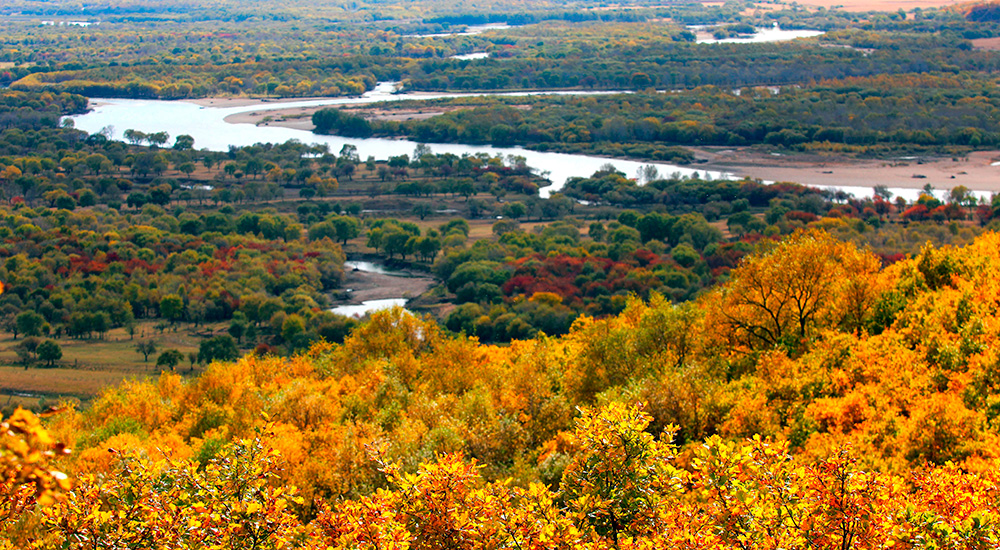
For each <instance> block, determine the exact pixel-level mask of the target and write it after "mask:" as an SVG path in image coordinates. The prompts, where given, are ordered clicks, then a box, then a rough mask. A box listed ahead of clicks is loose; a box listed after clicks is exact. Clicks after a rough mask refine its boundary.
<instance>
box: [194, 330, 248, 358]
mask: <svg viewBox="0 0 1000 550" xmlns="http://www.w3.org/2000/svg"><path fill="white" fill-rule="evenodd" d="M239 356H240V350H239V349H238V348H237V347H236V340H234V339H233V337H232V336H229V335H228V334H226V335H223V336H216V337H214V338H209V339H208V340H202V342H201V344H200V345H199V346H198V362H200V363H211V362H212V361H235V360H236V359H238V358H239Z"/></svg>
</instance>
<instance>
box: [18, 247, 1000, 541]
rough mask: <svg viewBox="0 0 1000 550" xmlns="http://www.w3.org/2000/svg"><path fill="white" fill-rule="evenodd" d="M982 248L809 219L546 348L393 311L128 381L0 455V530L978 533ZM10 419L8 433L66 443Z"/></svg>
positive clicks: (989, 374)
mask: <svg viewBox="0 0 1000 550" xmlns="http://www.w3.org/2000/svg"><path fill="white" fill-rule="evenodd" d="M998 251H1000V235H997V234H993V233H990V234H987V235H983V236H981V237H979V238H978V239H977V240H976V241H975V242H974V243H972V244H970V245H968V246H966V247H964V248H950V247H949V248H941V249H935V248H933V247H930V246H927V247H925V248H924V249H923V251H922V252H921V253H920V254H918V255H917V256H915V257H911V258H907V259H904V260H901V261H899V262H896V263H894V264H892V265H890V266H888V267H884V268H883V267H882V262H881V261H880V259H879V258H878V257H876V256H875V255H873V254H871V253H870V252H868V251H865V250H862V249H859V248H857V247H855V246H853V245H851V244H848V243H844V242H841V241H837V240H835V239H833V238H832V237H830V236H829V235H827V234H825V233H822V232H818V231H809V232H800V233H796V234H795V235H793V236H792V237H791V238H789V239H786V240H784V241H782V242H777V243H775V242H763V243H761V245H760V247H759V248H758V249H757V250H756V251H755V253H754V254H753V255H752V256H750V257H748V259H747V260H745V261H744V262H742V263H741V264H740V265H739V266H738V267H737V268H735V269H734V270H733V271H732V273H731V275H730V278H729V280H728V282H726V283H724V284H722V285H721V286H719V287H716V288H714V289H712V290H711V291H710V292H708V293H706V294H705V295H704V297H702V298H701V299H698V300H696V301H693V302H688V303H686V304H683V305H673V304H671V303H670V302H669V301H668V300H665V299H663V298H662V297H658V296H654V297H652V299H651V300H650V301H648V302H643V301H641V300H637V299H633V300H631V301H630V302H629V303H628V305H627V307H626V309H625V310H624V311H623V312H622V313H621V314H620V315H617V316H614V317H609V318H606V319H601V320H598V319H594V318H591V317H583V318H581V319H579V320H577V321H576V322H575V323H574V324H573V327H572V329H571V331H570V332H569V333H568V334H567V335H566V336H564V337H561V338H552V337H544V338H543V337H538V338H534V339H528V340H518V341H515V342H512V343H511V345H509V346H502V347H500V346H488V345H483V344H480V343H479V342H478V341H477V340H476V339H474V338H467V337H456V336H448V335H445V334H443V333H442V332H441V331H440V330H439V328H438V327H437V326H436V325H435V324H434V323H433V322H430V321H428V320H421V319H418V318H415V317H413V316H412V315H409V314H407V313H405V312H403V311H402V310H398V309H397V310H395V311H388V312H381V313H378V314H375V315H373V316H372V318H371V319H370V320H369V321H367V322H365V323H362V324H361V325H359V326H358V327H357V328H356V329H355V330H354V331H353V332H352V333H351V334H350V335H349V336H348V337H347V338H346V339H345V341H344V343H343V344H342V345H330V344H322V345H316V346H313V347H312V348H311V349H310V350H309V351H308V352H307V353H304V354H302V355H298V356H295V357H290V358H277V357H260V356H249V357H246V358H244V359H242V360H240V361H238V362H235V363H217V364H214V365H212V366H211V367H210V368H209V369H208V370H207V371H206V372H205V373H204V374H202V375H201V376H200V377H199V378H198V379H196V380H192V381H190V382H184V381H183V380H182V379H181V378H180V377H178V376H176V375H173V374H164V375H162V376H161V378H160V379H159V380H157V381H145V382H130V383H128V384H126V385H125V386H122V387H120V388H113V389H110V390H108V392H107V393H106V394H105V395H104V396H103V397H101V398H100V399H99V400H97V401H96V402H95V403H94V404H93V406H92V407H90V408H89V409H88V410H85V411H81V412H75V411H70V412H66V413H64V414H62V415H59V416H56V417H54V418H52V419H50V420H49V424H48V428H49V429H50V430H51V431H52V433H54V434H58V437H59V438H60V439H62V440H64V441H68V442H71V443H72V444H73V447H74V452H73V453H72V454H71V455H69V457H66V458H63V459H61V460H60V461H58V462H52V460H54V459H53V458H49V459H48V460H49V462H41V463H34V462H33V463H32V465H30V466H27V467H26V466H25V465H24V464H25V463H24V462H22V461H20V460H19V459H18V455H11V454H7V453H4V454H3V455H0V457H3V459H4V460H5V462H0V464H2V466H0V467H5V468H7V471H12V472H13V473H12V474H10V475H5V476H4V477H3V478H2V479H4V480H5V481H4V484H3V485H0V487H2V488H3V490H4V491H5V492H4V493H0V495H2V496H3V500H2V502H3V503H4V505H5V506H8V508H7V509H11V508H10V507H16V506H20V507H21V508H19V511H21V513H20V515H18V516H17V518H18V519H17V520H15V521H13V522H7V523H5V524H4V526H3V529H5V530H4V531H3V536H5V537H7V538H9V539H11V540H12V542H11V543H10V544H11V545H12V546H14V547H16V546H18V544H20V542H19V541H22V540H26V539H27V538H32V539H33V540H36V541H40V542H41V543H43V544H52V545H53V546H54V547H60V545H62V546H65V545H69V546H71V547H72V546H73V545H74V544H76V542H74V541H80V540H82V539H84V538H86V540H88V541H94V540H99V541H102V542H103V541H107V544H108V545H118V546H128V545H133V546H136V545H143V544H145V545H146V546H143V547H148V545H150V544H154V545H155V544H156V543H155V541H154V542H149V539H148V536H150V533H156V534H157V535H156V536H157V537H160V538H158V539H157V540H161V539H162V540H164V541H168V540H169V541H183V540H188V539H185V538H184V537H190V535H191V533H192V531H191V529H196V528H192V527H191V526H192V525H198V526H201V525H205V526H206V529H208V528H210V529H212V530H213V531H212V532H213V533H218V537H219V538H218V539H217V540H228V539H226V537H231V538H232V539H233V540H237V539H240V537H241V536H242V539H240V540H244V541H245V540H248V539H247V536H249V535H248V533H256V534H257V536H259V537H262V538H263V540H266V541H269V542H270V543H274V544H277V542H276V541H278V540H282V543H283V544H286V545H292V546H294V545H300V546H303V547H313V546H311V545H318V546H316V547H327V546H333V547H335V548H337V547H353V546H356V545H359V544H372V545H374V544H375V543H376V542H373V541H378V544H382V542H386V543H388V542H389V541H404V542H406V541H412V543H413V544H414V545H418V544H425V543H426V544H427V545H428V546H436V545H438V544H439V543H440V542H441V541H446V540H447V541H451V542H449V543H448V544H451V545H453V546H456V547H476V546H477V544H478V543H477V541H479V542H482V541H486V540H489V541H493V542H496V541H498V540H511V541H516V542H518V543H524V544H528V543H529V542H530V544H534V545H535V546H538V547H540V546H545V547H553V546H555V547H567V548H569V547H580V546H581V545H582V546H583V547H593V548H616V547H622V546H626V547H629V545H632V546H634V545H636V544H648V545H649V546H648V547H659V546H662V545H668V544H672V543H673V542H676V543H678V544H680V542H681V541H688V542H687V543H686V546H690V547H695V548H702V547H704V548H725V547H731V546H732V545H734V544H737V542H738V541H746V540H755V541H756V540H759V541H767V543H768V544H770V543H772V542H773V543H775V544H780V545H787V546H801V545H809V544H815V545H817V546H818V547H827V546H829V545H831V544H840V542H838V541H842V540H847V539H850V540H852V541H854V542H852V543H851V545H860V547H865V548H869V547H870V548H884V547H888V546H889V545H888V544H887V543H886V541H893V544H894V545H895V544H897V543H898V544H907V543H912V542H913V541H914V540H918V539H919V540H933V541H936V542H937V543H940V544H941V545H944V546H955V547H964V546H965V545H966V544H968V543H969V541H980V542H981V543H982V544H983V545H989V544H992V542H988V541H992V540H995V538H996V537H997V536H998V535H997V533H996V526H995V524H994V523H993V522H992V521H990V520H989V519H988V518H989V517H991V515H992V514H994V513H995V506H996V502H995V498H993V497H992V496H991V495H993V491H995V485H996V479H995V478H996V476H997V460H998V455H997V449H998V448H1000V447H998V446H997V442H998V438H1000V434H998V433H997V430H996V427H995V426H996V424H995V416H996V410H997V408H996V406H995V397H994V395H995V393H996V387H995V386H996V384H995V380H994V378H995V376H994V375H995V372H994V371H995V368H994V367H995V365H996V363H997V349H998V346H997V345H996V344H997V339H998V338H1000V333H998V331H997V329H996V328H995V327H996V326H998V325H997V323H996V310H997V308H996V307H995V306H996V296H997V295H998V292H997V287H998V285H1000V279H998V277H997V273H1000V269H998V268H1000V253H998ZM637 402H641V403H644V405H642V406H638V405H636V403H637ZM262 411H263V412H264V413H265V414H264V415H261V412H262ZM15 419H16V421H17V422H20V423H21V424H19V425H25V426H26V427H25V428H24V429H21V430H10V431H8V430H5V431H3V432H0V436H2V438H3V439H0V442H3V444H5V445H8V448H9V447H10V446H12V444H11V440H10V439H9V438H11V437H13V438H14V439H15V441H18V440H20V439H28V440H29V441H30V443H29V444H28V445H27V446H25V445H23V444H19V445H21V446H20V447H19V448H22V449H24V448H29V449H30V448H33V447H40V448H42V449H43V450H48V451H49V452H52V453H55V452H56V451H57V450H58V449H61V447H55V448H53V447H51V445H52V441H53V438H52V437H46V438H41V437H38V436H34V435H31V434H34V433H37V430H35V431H29V430H31V429H32V428H31V426H36V427H37V426H38V422H37V420H35V419H33V417H31V416H30V415H28V414H27V413H23V412H19V413H16V414H15V416H14V417H12V419H11V421H15ZM32 422H33V424H32ZM32 437H36V439H30V438H32ZM108 449H112V450H113V452H111V453H109V452H108ZM365 449H367V452H366V451H365ZM11 457H13V458H11ZM278 457H282V459H283V461H282V462H278V461H279V458H278ZM11 464H13V466H11ZM34 464H39V467H40V468H41V469H42V471H41V472H40V473H38V474H36V478H33V479H37V480H38V483H37V484H36V483H35V482H34V481H32V483H31V484H30V485H26V484H24V481H25V480H26V479H29V478H28V477H27V475H22V474H21V472H24V471H26V468H33V467H34ZM52 470H57V471H63V472H67V473H68V474H70V476H71V478H72V479H73V489H72V490H71V491H67V490H66V489H67V488H68V486H69V484H65V485H61V484H57V483H55V481H54V480H55V479H59V478H60V477H61V476H54V475H49V476H45V475H44V473H45V472H51V471H52ZM27 471H29V472H30V471H34V470H27ZM5 473H6V472H5ZM164 480H169V481H170V482H166V483H164V482H163V481H164ZM293 487H294V489H293ZM241 491H246V492H241ZM59 494H62V495H63V497H62V498H61V499H60V500H59V501H58V502H57V503H55V504H54V505H52V503H53V502H54V500H53V498H52V497H53V496H58V495H59ZM956 494H960V495H966V497H965V498H960V499H956V498H955V495H956ZM129 495H132V497H129ZM36 496H38V497H39V498H40V499H41V500H42V504H48V506H39V507H38V508H34V498H35V497H36ZM639 496H641V498H639ZM331 500H337V502H339V504H338V506H336V507H329V506H328V505H327V504H325V503H326V502H330V501H331ZM125 502H127V503H128V505H129V508H128V510H129V511H130V513H132V514H133V515H131V516H129V517H128V519H127V520H126V519H121V516H120V515H119V514H118V511H119V510H122V508H121V507H122V506H123V505H124V503H125ZM956 503H957V504H956ZM173 507H176V508H173ZM167 509H170V510H173V509H176V510H177V513H176V514H173V513H171V514H165V513H163V510H167ZM857 518H863V519H857ZM307 522H314V523H309V524H308V526H307ZM508 522H509V523H508ZM945 527H946V528H945ZM282 536H286V537H288V538H289V539H290V540H287V541H285V540H284V539H280V537H282ZM449 537H450V538H449ZM498 537H499V538H498ZM463 541H464V542H463ZM531 541H533V542H531ZM671 541H673V542H671ZM511 544H514V543H513V542H512V543H511ZM761 544H763V542H762V543H761ZM976 544H979V542H976ZM352 545H353V546H352Z"/></svg>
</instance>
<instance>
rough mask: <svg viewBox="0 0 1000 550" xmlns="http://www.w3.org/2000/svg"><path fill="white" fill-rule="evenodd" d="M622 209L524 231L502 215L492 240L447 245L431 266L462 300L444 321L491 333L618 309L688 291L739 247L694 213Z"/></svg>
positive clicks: (558, 326)
mask: <svg viewBox="0 0 1000 550" xmlns="http://www.w3.org/2000/svg"><path fill="white" fill-rule="evenodd" d="M555 198H556V200H559V199H560V197H559V196H557V197H555ZM562 199H563V200H565V198H564V197H562ZM550 200H552V199H550ZM619 219H620V221H613V222H610V223H608V224H606V225H605V224H604V223H602V222H600V221H595V222H592V223H591V224H590V225H589V227H587V229H586V235H584V234H583V231H582V230H583V229H584V228H583V224H582V223H580V222H576V223H572V222H565V221H560V222H553V223H550V224H547V225H545V226H544V227H539V228H538V229H537V230H536V231H535V232H532V233H529V232H525V231H524V230H522V229H521V228H520V226H519V224H518V223H517V222H516V221H508V220H503V221H500V222H497V223H496V224H495V225H494V232H495V233H497V234H498V235H499V238H498V239H497V241H495V242H493V241H477V242H475V243H474V244H473V245H472V246H471V247H464V248H458V247H447V246H446V247H445V249H444V252H443V253H442V254H441V255H440V257H439V258H438V259H437V261H436V262H435V263H434V266H433V271H434V273H435V275H437V276H438V278H440V279H441V281H443V283H444V285H445V286H446V287H447V289H448V291H449V292H451V293H454V295H455V298H454V300H453V301H454V303H456V304H459V306H458V307H457V308H456V309H454V310H453V311H452V312H451V313H450V314H449V315H448V317H447V318H446V319H445V321H444V324H445V326H446V327H447V328H448V329H450V330H452V331H455V332H460V331H461V332H465V333H466V334H469V335H476V336H478V337H479V338H480V339H482V340H484V341H496V342H506V341H510V340H513V339H520V338H528V337H531V336H533V335H535V334H536V333H537V332H539V331H541V332H544V333H545V334H549V335H557V334H564V333H566V332H567V331H568V330H569V328H570V326H571V324H572V323H573V321H574V320H575V319H576V318H577V317H578V316H579V315H580V314H582V313H586V314H588V315H594V316H604V315H609V314H613V313H618V312H620V311H621V310H622V309H624V307H625V305H626V302H627V300H628V297H629V296H642V297H646V298H648V297H649V296H650V295H651V293H653V292H658V293H660V294H662V295H665V296H669V297H671V298H672V299H674V300H678V301H680V300H685V299H689V298H691V297H692V296H694V295H695V294H696V293H697V292H698V291H699V290H701V289H702V288H704V287H705V286H706V285H708V284H711V283H712V282H713V281H714V280H716V279H715V277H716V276H717V275H719V274H721V273H724V271H725V270H724V269H721V268H722V267H723V266H725V267H731V266H732V265H735V264H734V263H732V262H733V261H734V258H738V257H739V256H740V254H739V253H738V254H736V255H735V257H733V255H732V254H729V255H728V257H727V256H726V255H725V254H723V253H722V251H723V250H727V249H729V248H731V247H723V248H722V249H720V248H719V246H720V245H721V244H722V241H723V236H722V233H721V232H720V231H719V230H718V229H715V228H713V227H711V226H709V225H708V223H707V222H706V221H705V219H704V218H703V217H701V216H700V215H698V214H687V215H683V216H679V217H674V216H671V215H669V214H659V213H650V214H646V215H638V214H637V213H635V212H630V213H627V214H623V215H622V216H621V217H620V218H619ZM623 222H624V223H623ZM637 228H638V229H637ZM654 228H655V229H654ZM585 236H586V237H588V238H585ZM737 248H740V247H737ZM713 264H715V265H716V266H717V267H718V268H720V269H716V270H715V272H713V270H712V267H711V266H712V265H713Z"/></svg>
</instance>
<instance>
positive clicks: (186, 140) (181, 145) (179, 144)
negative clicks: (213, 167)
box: [174, 134, 194, 151]
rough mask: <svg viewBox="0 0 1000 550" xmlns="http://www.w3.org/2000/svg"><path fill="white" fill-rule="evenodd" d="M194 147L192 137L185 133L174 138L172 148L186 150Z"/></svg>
mask: <svg viewBox="0 0 1000 550" xmlns="http://www.w3.org/2000/svg"><path fill="white" fill-rule="evenodd" d="M193 148H194V138H193V137H191V136H189V135H187V134H181V135H179V136H177V138H176V139H174V149H177V150H178V151H188V150H191V149H193Z"/></svg>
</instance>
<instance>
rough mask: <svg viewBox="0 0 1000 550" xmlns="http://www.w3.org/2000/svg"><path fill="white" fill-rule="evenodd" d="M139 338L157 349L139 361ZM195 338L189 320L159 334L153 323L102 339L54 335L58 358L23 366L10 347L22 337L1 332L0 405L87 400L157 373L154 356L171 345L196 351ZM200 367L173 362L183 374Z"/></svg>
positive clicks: (191, 373)
mask: <svg viewBox="0 0 1000 550" xmlns="http://www.w3.org/2000/svg"><path fill="white" fill-rule="evenodd" d="M213 328H218V327H213ZM199 330H200V331H207V330H208V329H205V328H204V327H200V328H199ZM142 340H154V341H156V343H157V351H156V352H155V353H153V354H150V356H149V360H148V361H143V357H142V354H141V353H139V352H138V351H136V349H135V344H136V343H138V342H139V341H142ZM199 340H200V339H199V338H198V337H197V336H195V335H194V334H193V333H192V327H190V326H189V325H181V326H179V327H178V330H177V331H176V332H175V331H173V330H172V329H167V330H166V331H164V332H162V333H160V332H159V331H158V330H157V329H156V328H155V324H154V323H151V322H150V323H142V324H140V325H139V327H138V331H137V332H136V335H135V338H134V339H130V338H129V336H128V334H126V332H125V330H124V329H115V330H112V331H110V332H109V333H108V334H107V336H106V338H105V339H104V340H98V339H93V340H72V339H67V338H60V339H55V341H56V342H57V343H58V344H59V346H60V347H61V348H62V350H63V358H62V360H60V361H58V362H56V366H55V367H53V368H48V367H45V366H44V363H42V362H35V363H34V364H33V365H31V366H29V367H28V368H24V366H22V365H21V363H20V361H19V359H18V357H17V354H16V352H15V350H14V346H15V345H17V344H18V343H19V342H20V341H21V339H18V340H16V341H15V340H14V339H13V338H12V336H11V335H10V334H8V333H0V407H7V406H17V405H20V406H25V407H37V406H39V403H40V402H41V401H42V400H44V401H45V402H47V403H49V404H51V403H52V402H53V401H58V400H59V399H60V398H71V399H77V400H80V401H83V402H86V401H89V400H90V399H92V398H93V397H95V396H97V395H98V394H100V392H101V391H102V390H103V389H104V388H107V387H108V386H113V385H117V384H120V383H121V382H122V381H123V380H128V379H140V378H150V377H156V376H159V374H160V368H159V367H157V366H156V358H157V357H158V356H159V354H160V352H162V351H163V350H166V349H176V350H178V351H180V352H181V353H183V354H185V356H186V355H187V354H188V353H189V352H192V351H193V352H197V351H198V341H199ZM201 370H202V367H201V366H199V365H195V366H194V368H193V369H192V367H191V364H190V363H189V362H187V361H185V362H184V363H182V364H181V365H178V367H177V371H178V372H180V373H182V374H185V375H188V374H190V375H195V374H197V373H198V372H200V371H201Z"/></svg>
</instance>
